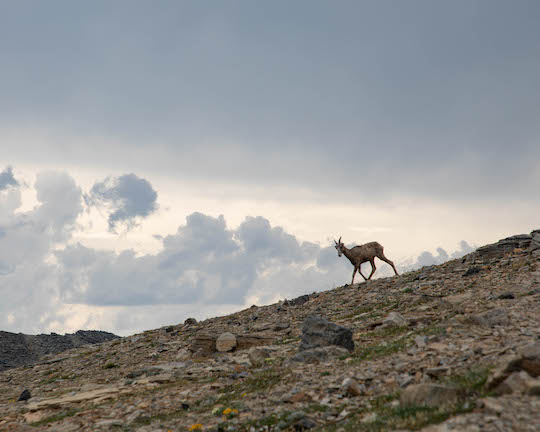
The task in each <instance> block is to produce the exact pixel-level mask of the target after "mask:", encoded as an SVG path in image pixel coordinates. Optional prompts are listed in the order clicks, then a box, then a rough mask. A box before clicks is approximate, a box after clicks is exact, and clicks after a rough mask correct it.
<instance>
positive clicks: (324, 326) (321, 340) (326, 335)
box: [300, 315, 354, 351]
mask: <svg viewBox="0 0 540 432" xmlns="http://www.w3.org/2000/svg"><path fill="white" fill-rule="evenodd" d="M328 345H337V346H342V347H344V348H346V349H348V350H349V351H353V350H354V342H353V339H352V331H351V330H350V329H348V328H346V327H343V326H340V325H337V324H335V323H333V322H330V321H328V320H327V319H324V318H323V317H321V316H318V315H310V316H308V317H307V318H306V319H305V320H304V323H303V326H302V342H301V344H300V351H304V350H309V349H313V348H318V347H324V346H328Z"/></svg>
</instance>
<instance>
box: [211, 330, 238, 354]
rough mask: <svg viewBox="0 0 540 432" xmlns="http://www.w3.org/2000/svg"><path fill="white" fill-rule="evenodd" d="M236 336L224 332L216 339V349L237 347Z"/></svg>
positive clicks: (228, 349) (223, 350)
mask: <svg viewBox="0 0 540 432" xmlns="http://www.w3.org/2000/svg"><path fill="white" fill-rule="evenodd" d="M237 344H238V343H237V342H236V336H235V335H233V334H232V333H223V334H221V335H220V336H219V337H218V338H217V340H216V350H218V351H219V352H227V351H232V350H233V349H234V348H236V345H237Z"/></svg>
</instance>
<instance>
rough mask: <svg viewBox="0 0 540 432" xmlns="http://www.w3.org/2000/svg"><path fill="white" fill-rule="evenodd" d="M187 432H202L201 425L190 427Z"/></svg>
mask: <svg viewBox="0 0 540 432" xmlns="http://www.w3.org/2000/svg"><path fill="white" fill-rule="evenodd" d="M189 430H190V431H202V430H203V425H202V424H200V423H197V424H194V425H191V427H190V428H189Z"/></svg>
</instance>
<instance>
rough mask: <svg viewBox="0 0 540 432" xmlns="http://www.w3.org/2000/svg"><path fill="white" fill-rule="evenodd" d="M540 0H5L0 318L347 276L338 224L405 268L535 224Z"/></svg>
mask: <svg viewBox="0 0 540 432" xmlns="http://www.w3.org/2000/svg"><path fill="white" fill-rule="evenodd" d="M538 22H540V3H538V2H537V1H536V0H520V1H518V2H509V1H498V0H454V1H452V2H447V1H442V0H435V1H434V0H410V1H407V2H400V1H395V0H392V1H390V0H372V1H358V0H355V1H346V0H338V1H332V2H330V1H317V0H309V1H307V0H299V1H295V2H290V1H280V0H275V1H272V2H253V1H248V0H244V1H234V0H231V1H227V2H225V1H217V2H199V1H166V0H160V1H156V2H149V1H136V0H129V1H122V0H119V1H115V2H110V1H99V0H96V1H93V2H72V1H68V0H65V1H60V0H51V1H49V2H41V1H37V0H35V1H30V0H21V1H17V2H0V95H1V97H0V295H1V296H2V298H3V299H4V300H3V301H2V303H1V304H0V329H1V330H6V331H13V332H25V333H48V332H52V331H54V332H57V333H64V332H72V331H75V330H78V329H100V330H107V331H112V332H114V333H117V334H120V335H128V334H133V333H135V332H139V331H143V330H146V329H151V328H156V327H160V326H163V325H168V324H175V323H179V322H183V321H184V320H185V319H186V318H187V317H195V318H197V319H203V318H206V317H211V316H216V315H221V314H225V313H230V312H233V311H236V310H240V309H242V308H244V307H249V306H251V305H252V304H258V305H262V304H268V303H271V302H275V301H278V300H280V299H284V298H294V297H296V296H298V295H302V294H306V293H311V292H313V291H320V290H325V289H331V288H333V287H336V286H341V285H343V284H345V283H349V282H350V278H351V274H352V266H351V265H350V263H349V262H348V261H347V260H346V259H345V258H343V257H342V258H341V259H340V258H339V257H338V256H337V253H336V250H335V249H334V247H333V245H334V243H333V241H334V240H337V239H338V238H339V237H342V239H343V241H344V242H345V244H347V245H349V246H352V245H356V244H362V243H366V242H368V241H378V242H380V243H381V244H382V245H383V246H384V248H385V254H386V256H387V257H388V258H390V259H391V260H393V261H394V262H395V263H396V265H397V267H398V271H400V272H403V271H408V270H411V269H413V268H418V267H420V266H422V265H430V264H434V263H440V262H444V261H445V260H448V259H451V258H455V257H459V256H462V255H463V254H465V253H468V252H470V251H472V250H474V248H475V247H478V246H481V245H484V244H487V243H492V242H495V241H497V240H498V239H500V238H504V237H507V236H510V235H514V234H521V233H528V232H530V231H532V230H533V229H537V228H539V227H540V222H539V218H538V214H540V195H539V192H538V191H539V190H540V121H538V119H539V118H540V44H539V43H538V42H539V41H540V27H539V26H538ZM377 266H378V270H377V273H376V275H378V276H382V277H384V276H390V275H391V274H392V271H391V269H390V267H389V266H388V265H386V264H384V263H383V262H378V264H377ZM363 272H364V273H369V264H365V266H364V267H363ZM358 278H359V276H358V275H357V279H358ZM357 281H359V280H357Z"/></svg>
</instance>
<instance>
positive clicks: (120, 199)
mask: <svg viewBox="0 0 540 432" xmlns="http://www.w3.org/2000/svg"><path fill="white" fill-rule="evenodd" d="M85 201H86V204H87V205H89V206H95V207H98V208H101V209H105V210H107V211H108V212H109V215H108V222H109V230H110V231H111V232H116V229H117V227H118V226H119V225H124V226H125V227H126V229H128V230H129V229H131V228H133V227H134V226H135V225H137V223H138V221H139V220H141V219H143V218H146V217H148V216H150V215H151V214H152V213H154V212H155V211H156V210H157V202H156V201H157V192H156V191H155V190H154V189H153V188H152V185H151V184H150V182H149V181H148V180H146V179H143V178H140V177H138V176H136V175H135V174H124V175H122V176H120V177H107V178H106V179H105V180H103V181H101V182H96V183H95V184H94V185H93V186H92V188H91V189H90V192H89V193H88V194H87V195H85Z"/></svg>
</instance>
